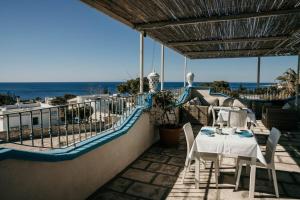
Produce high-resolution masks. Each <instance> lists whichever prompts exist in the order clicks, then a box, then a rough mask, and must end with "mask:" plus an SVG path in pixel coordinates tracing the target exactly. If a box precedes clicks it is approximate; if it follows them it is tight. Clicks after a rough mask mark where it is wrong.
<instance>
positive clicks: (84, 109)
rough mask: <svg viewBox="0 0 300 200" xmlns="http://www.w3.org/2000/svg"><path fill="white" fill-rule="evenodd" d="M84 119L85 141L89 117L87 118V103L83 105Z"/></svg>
mask: <svg viewBox="0 0 300 200" xmlns="http://www.w3.org/2000/svg"><path fill="white" fill-rule="evenodd" d="M83 119H84V135H85V139H87V133H86V122H87V117H86V103H85V102H84V104H83Z"/></svg>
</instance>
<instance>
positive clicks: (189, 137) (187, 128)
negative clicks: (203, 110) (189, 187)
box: [182, 122, 219, 187]
mask: <svg viewBox="0 0 300 200" xmlns="http://www.w3.org/2000/svg"><path fill="white" fill-rule="evenodd" d="M183 130H184V134H185V139H186V144H187V154H186V159H185V166H184V170H183V176H182V183H183V182H184V178H185V175H186V171H187V170H190V166H191V162H192V160H194V158H189V154H190V151H191V149H192V145H193V143H194V140H195V137H194V133H193V129H192V125H191V123H189V122H188V123H186V124H185V125H184V126H183ZM200 161H201V162H202V163H204V164H205V161H212V162H214V164H215V168H216V169H215V178H216V186H217V187H218V176H219V158H218V154H213V153H201V154H200Z"/></svg>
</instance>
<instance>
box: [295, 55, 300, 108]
mask: <svg viewBox="0 0 300 200" xmlns="http://www.w3.org/2000/svg"><path fill="white" fill-rule="evenodd" d="M299 74H300V55H298V67H297V85H296V100H295V107H296V108H297V110H298V109H299V104H298V100H299V99H298V96H299V83H300V82H299Z"/></svg>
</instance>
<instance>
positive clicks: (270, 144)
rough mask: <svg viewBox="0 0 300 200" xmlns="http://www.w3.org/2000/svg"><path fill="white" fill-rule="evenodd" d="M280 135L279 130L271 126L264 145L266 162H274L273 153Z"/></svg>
mask: <svg viewBox="0 0 300 200" xmlns="http://www.w3.org/2000/svg"><path fill="white" fill-rule="evenodd" d="M280 136H281V133H280V131H279V130H278V129H277V128H274V127H273V128H272V130H271V133H270V135H269V137H268V141H267V145H266V154H265V159H266V162H267V163H268V164H271V163H274V155H275V151H276V146H277V144H278V141H279V138H280Z"/></svg>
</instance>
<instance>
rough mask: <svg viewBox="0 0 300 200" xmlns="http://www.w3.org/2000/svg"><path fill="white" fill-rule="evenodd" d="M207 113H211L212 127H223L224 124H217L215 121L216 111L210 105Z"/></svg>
mask: <svg viewBox="0 0 300 200" xmlns="http://www.w3.org/2000/svg"><path fill="white" fill-rule="evenodd" d="M208 110H209V112H211V113H212V118H213V123H212V126H213V127H215V126H221V124H222V126H223V124H224V122H218V121H217V118H216V110H215V109H214V106H212V105H210V106H209V108H208Z"/></svg>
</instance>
